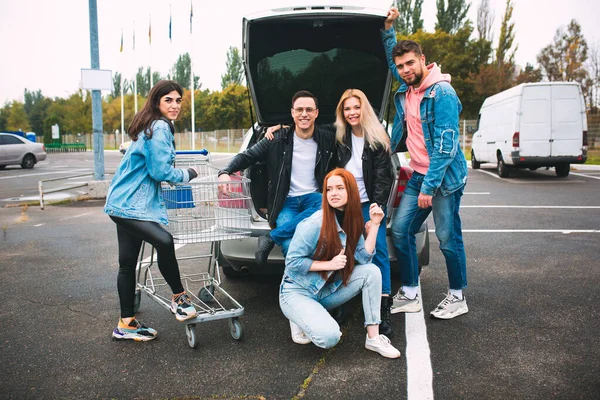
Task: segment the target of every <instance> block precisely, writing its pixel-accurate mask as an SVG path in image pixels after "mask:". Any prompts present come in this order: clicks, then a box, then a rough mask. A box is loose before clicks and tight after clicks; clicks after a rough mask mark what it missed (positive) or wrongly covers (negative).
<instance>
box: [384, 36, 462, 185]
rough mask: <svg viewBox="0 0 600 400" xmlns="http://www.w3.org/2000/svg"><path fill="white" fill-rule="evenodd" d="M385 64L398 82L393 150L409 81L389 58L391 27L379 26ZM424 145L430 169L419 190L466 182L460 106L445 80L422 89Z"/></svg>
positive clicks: (399, 134) (398, 137)
mask: <svg viewBox="0 0 600 400" xmlns="http://www.w3.org/2000/svg"><path fill="white" fill-rule="evenodd" d="M381 38H382V40H383V47H384V48H385V52H386V57H387V61H388V66H389V68H390V70H391V71H392V74H393V75H394V77H395V78H396V79H397V80H398V81H399V82H400V88H399V89H398V91H397V92H396V94H395V95H394V104H395V106H396V117H395V118H394V126H393V128H392V140H391V145H392V151H395V149H396V148H397V147H398V144H399V143H400V141H401V139H402V135H403V134H405V132H403V130H404V126H405V125H404V118H405V117H404V112H405V110H404V102H405V100H406V91H407V90H408V85H406V83H405V82H404V80H402V78H401V77H400V74H399V73H398V70H397V69H396V64H395V63H394V60H393V58H392V49H393V48H394V46H395V45H396V43H397V42H396V32H395V31H394V28H390V29H388V30H383V29H382V30H381ZM419 109H420V115H421V124H422V126H423V136H424V138H425V147H426V148H427V154H428V155H429V163H430V164H429V169H428V171H427V174H426V175H425V179H424V180H423V186H422V187H421V193H423V194H427V195H430V196H433V195H435V194H436V193H437V191H438V190H439V191H440V192H441V193H442V195H444V196H447V195H448V194H450V193H453V192H455V191H456V190H458V189H460V188H462V187H463V186H465V184H466V183H467V161H466V159H465V156H464V154H463V152H462V150H461V148H460V142H459V137H460V131H459V125H458V115H459V114H460V112H461V110H462V105H461V104H460V100H459V99H458V96H457V95H456V92H455V91H454V88H453V87H452V86H451V85H450V83H448V82H438V83H436V84H434V85H432V86H431V87H429V88H427V89H426V90H425V93H424V96H423V100H422V101H421V105H420V107H419Z"/></svg>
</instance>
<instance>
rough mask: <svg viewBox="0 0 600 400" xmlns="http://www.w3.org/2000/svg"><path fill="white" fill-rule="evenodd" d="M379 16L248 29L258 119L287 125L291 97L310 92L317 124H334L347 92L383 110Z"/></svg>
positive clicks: (287, 22)
mask: <svg viewBox="0 0 600 400" xmlns="http://www.w3.org/2000/svg"><path fill="white" fill-rule="evenodd" d="M382 26H383V20H382V18H379V17H371V18H369V17H361V18H356V17H354V18H350V17H344V18H333V17H327V18H317V17H315V18H312V19H307V18H302V19H297V20H294V19H291V20H290V19H288V20H275V21H274V20H268V21H260V22H256V23H253V24H252V25H250V28H249V37H248V46H249V52H248V53H249V55H250V57H249V60H248V61H249V67H250V73H251V77H252V83H251V84H252V85H253V87H254V91H255V94H256V101H257V103H258V108H259V111H260V114H261V115H260V117H261V118H260V119H261V120H262V122H264V123H276V122H291V115H290V108H291V104H290V101H291V98H292V96H293V94H294V93H295V92H297V91H298V90H303V89H304V90H309V91H310V92H312V93H313V94H315V96H317V98H318V99H319V111H320V114H319V119H318V120H317V123H321V124H323V123H330V122H333V121H334V119H335V116H334V113H335V107H336V106H337V102H338V101H339V99H340V96H341V95H342V93H343V92H344V91H345V90H346V89H350V88H356V89H361V90H362V91H364V92H365V94H366V95H367V97H368V98H369V101H370V102H371V105H372V106H373V108H374V109H375V111H376V112H379V110H380V109H381V107H382V101H383V98H384V92H385V88H386V82H387V79H388V67H387V63H386V60H385V53H384V51H383V46H382V44H381V36H380V33H379V31H380V28H381V27H382Z"/></svg>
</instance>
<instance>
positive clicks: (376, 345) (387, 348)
mask: <svg viewBox="0 0 600 400" xmlns="http://www.w3.org/2000/svg"><path fill="white" fill-rule="evenodd" d="M365 349H367V350H371V351H374V352H377V353H379V354H381V355H382V356H384V357H387V358H399V357H400V351H399V350H398V349H397V348H395V347H394V346H392V343H391V342H390V339H388V338H387V336H385V335H379V336H375V337H374V338H373V339H369V334H367V339H366V340H365Z"/></svg>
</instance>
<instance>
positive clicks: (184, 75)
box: [172, 53, 200, 89]
mask: <svg viewBox="0 0 600 400" xmlns="http://www.w3.org/2000/svg"><path fill="white" fill-rule="evenodd" d="M172 70H173V80H174V81H177V82H178V83H179V84H180V85H181V87H183V88H185V89H190V86H191V79H190V78H191V75H192V70H191V58H190V55H189V53H185V54H182V55H180V56H179V57H178V58H177V61H176V62H175V64H173V69H172ZM199 81H200V77H198V76H194V88H195V89H200V86H199V85H198V83H199Z"/></svg>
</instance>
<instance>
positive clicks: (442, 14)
mask: <svg viewBox="0 0 600 400" xmlns="http://www.w3.org/2000/svg"><path fill="white" fill-rule="evenodd" d="M436 5H437V15H436V17H437V22H436V23H435V29H436V30H442V31H444V32H448V33H456V32H458V31H459V30H460V29H461V28H462V27H463V26H464V25H465V23H466V21H465V18H467V13H468V12H469V8H470V7H471V4H470V3H468V4H467V3H466V0H448V5H447V6H446V0H436Z"/></svg>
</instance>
